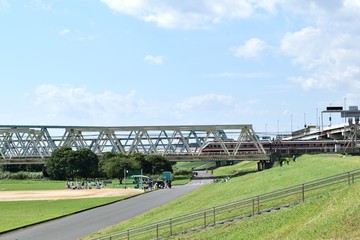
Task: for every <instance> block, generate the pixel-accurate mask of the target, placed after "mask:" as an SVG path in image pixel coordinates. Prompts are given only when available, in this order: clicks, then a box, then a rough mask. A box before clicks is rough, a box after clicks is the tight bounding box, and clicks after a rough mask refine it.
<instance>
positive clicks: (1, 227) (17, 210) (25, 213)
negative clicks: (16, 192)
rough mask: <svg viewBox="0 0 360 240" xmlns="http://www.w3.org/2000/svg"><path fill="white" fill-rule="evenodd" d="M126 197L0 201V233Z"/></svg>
mask: <svg viewBox="0 0 360 240" xmlns="http://www.w3.org/2000/svg"><path fill="white" fill-rule="evenodd" d="M124 198H125V197H107V198H86V199H67V200H48V201H47V200H43V201H9V202H0V213H1V215H0V233H1V232H4V231H8V230H11V229H14V228H19V227H22V226H26V225H29V224H33V223H37V222H41V221H45V220H48V219H53V218H57V217H61V216H64V215H67V214H70V213H74V212H79V211H81V210H85V209H88V208H92V207H94V206H100V205H103V204H107V203H110V202H114V201H118V200H121V199H124Z"/></svg>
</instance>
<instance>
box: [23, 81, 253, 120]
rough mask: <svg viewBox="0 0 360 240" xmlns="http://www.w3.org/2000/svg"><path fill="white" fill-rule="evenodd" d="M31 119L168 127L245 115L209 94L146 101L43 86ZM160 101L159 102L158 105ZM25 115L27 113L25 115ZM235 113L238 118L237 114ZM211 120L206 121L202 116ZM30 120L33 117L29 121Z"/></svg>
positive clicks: (232, 102) (226, 97)
mask: <svg viewBox="0 0 360 240" xmlns="http://www.w3.org/2000/svg"><path fill="white" fill-rule="evenodd" d="M35 97H36V99H35V102H34V103H33V104H31V105H29V106H32V107H31V109H30V110H29V111H30V112H31V114H29V116H41V120H42V121H43V122H44V123H47V124H48V123H51V124H53V125H57V124H58V125H101V126H109V125H117V126H121V125H148V126H149V125H166V124H169V123H172V124H175V123H178V124H200V123H201V124H203V123H204V122H205V123H219V122H223V121H224V117H225V119H230V118H231V119H233V118H234V117H235V115H238V114H244V112H245V111H249V109H247V108H244V106H243V105H242V106H241V107H240V106H239V104H238V101H236V100H235V99H234V97H233V96H229V95H222V94H216V93H207V94H203V95H199V96H190V97H188V98H185V99H176V98H174V99H169V98H167V99H166V101H162V100H161V99H160V100H155V99H143V98H141V97H140V96H137V94H136V92H134V91H131V92H129V93H127V94H124V95H122V94H117V93H114V92H112V91H104V92H100V93H95V92H93V91H91V90H90V89H88V88H86V87H72V86H56V85H46V84H44V85H41V86H39V87H37V88H36V91H35ZM159 101H160V102H159ZM22 114H24V113H22ZM234 114H235V115H234ZM204 116H206V117H209V116H212V117H211V118H208V119H203V117H204ZM28 121H31V118H30V119H28Z"/></svg>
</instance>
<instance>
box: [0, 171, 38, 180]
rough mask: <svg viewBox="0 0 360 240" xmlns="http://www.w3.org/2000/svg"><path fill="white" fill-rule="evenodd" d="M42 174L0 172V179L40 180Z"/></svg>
mask: <svg viewBox="0 0 360 240" xmlns="http://www.w3.org/2000/svg"><path fill="white" fill-rule="evenodd" d="M42 178H43V173H42V172H24V171H20V172H16V173H10V172H0V179H16V180H24V179H33V180H35V179H42Z"/></svg>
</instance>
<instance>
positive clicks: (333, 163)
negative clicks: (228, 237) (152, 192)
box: [92, 155, 360, 239]
mask: <svg viewBox="0 0 360 240" xmlns="http://www.w3.org/2000/svg"><path fill="white" fill-rule="evenodd" d="M242 168H244V169H247V170H250V171H251V170H253V169H256V163H255V162H251V163H248V162H243V163H240V164H236V165H233V166H228V167H223V168H221V169H216V170H215V171H214V174H216V175H231V174H233V173H234V172H236V171H242V170H241V169H242ZM356 168H360V157H343V156H340V155H305V156H302V157H299V158H298V160H297V162H295V163H294V162H291V163H290V164H289V165H284V166H283V167H275V168H273V169H270V170H267V171H262V172H256V173H252V174H246V175H244V176H241V177H236V178H232V179H231V180H230V181H228V182H226V183H216V184H210V185H206V186H203V187H202V188H200V189H198V190H195V191H194V192H192V193H190V194H188V195H186V196H184V197H182V198H180V199H178V200H176V201H174V202H171V203H169V204H166V205H165V206H162V207H160V208H157V209H154V210H152V211H149V212H147V213H144V214H142V215H140V216H137V217H135V218H133V219H130V220H128V221H125V222H123V223H121V224H118V225H114V226H112V227H109V228H107V229H104V230H103V231H101V232H100V233H97V234H93V235H92V236H96V235H102V234H109V233H111V232H116V231H119V230H124V229H127V228H130V227H134V226H139V225H142V224H147V223H150V222H154V221H159V220H164V219H169V218H172V217H176V216H179V215H182V214H185V213H189V212H192V211H197V210H201V209H204V208H208V207H213V206H217V205H220V204H224V203H228V202H231V201H235V200H239V199H243V198H246V197H250V196H256V195H258V194H262V193H266V192H270V191H274V190H277V189H281V188H284V187H288V186H293V185H297V184H301V183H304V182H307V181H310V180H314V179H318V178H322V177H326V176H330V175H333V174H338V173H343V172H346V171H349V170H353V169H356ZM347 191H349V190H347ZM164 194H166V193H164ZM328 198H329V199H331V197H330V196H328ZM320 199H326V196H324V197H322V198H320ZM312 201H315V199H314V200H309V201H306V203H307V204H309V203H310V202H312ZM324 201H325V200H324ZM353 201H356V200H354V199H353ZM308 202H309V203H308ZM323 204H324V203H323ZM320 205H322V204H321V203H320ZM299 207H300V208H304V207H305V204H304V205H299ZM314 208H315V209H317V208H319V207H317V206H315V207H314ZM290 209H293V208H290ZM302 211H305V212H306V211H307V210H302ZM281 212H282V211H279V213H277V214H281ZM298 214H300V213H296V214H294V215H293V216H297V215H298ZM274 216H276V215H274ZM355 216H358V214H357V215H356V213H355ZM259 217H260V216H259ZM259 217H256V218H252V221H255V222H258V221H260V220H256V219H259ZM280 218H281V217H280ZM303 218H304V219H307V217H306V216H304V217H303ZM282 221H283V222H285V227H284V230H283V231H284V234H287V233H288V232H290V231H291V224H292V223H293V219H292V217H291V216H289V218H287V219H282ZM334 221H335V220H334ZM287 223H288V224H287ZM252 226H254V223H251V224H249V225H248V227H250V228H251V227H252ZM332 227H333V226H332ZM220 228H221V227H220ZM274 229H276V226H271V227H268V228H264V229H263V230H261V231H260V230H258V231H256V230H254V232H258V234H259V235H257V236H258V238H262V237H263V236H265V235H264V234H265V233H266V232H269V231H273V230H274ZM234 231H235V230H234ZM236 231H243V229H242V230H236ZM299 231H300V230H299ZM300 232H301V231H300ZM236 234H238V233H235V236H236ZM208 235H211V230H210V231H209V234H208ZM259 236H260V237H259ZM279 236H280V235H279ZM207 238H208V237H207ZM235 238H236V237H235ZM235 238H234V239H235ZM299 238H300V237H299ZM187 239H194V238H193V237H192V236H190V237H187ZM217 239H219V235H217ZM237 239H238V238H237Z"/></svg>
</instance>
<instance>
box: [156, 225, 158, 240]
mask: <svg viewBox="0 0 360 240" xmlns="http://www.w3.org/2000/svg"><path fill="white" fill-rule="evenodd" d="M156 239H159V224H156Z"/></svg>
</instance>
